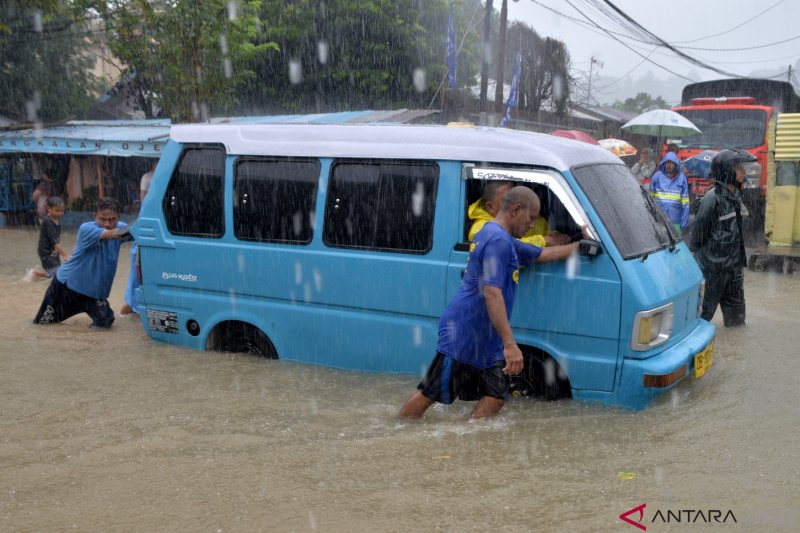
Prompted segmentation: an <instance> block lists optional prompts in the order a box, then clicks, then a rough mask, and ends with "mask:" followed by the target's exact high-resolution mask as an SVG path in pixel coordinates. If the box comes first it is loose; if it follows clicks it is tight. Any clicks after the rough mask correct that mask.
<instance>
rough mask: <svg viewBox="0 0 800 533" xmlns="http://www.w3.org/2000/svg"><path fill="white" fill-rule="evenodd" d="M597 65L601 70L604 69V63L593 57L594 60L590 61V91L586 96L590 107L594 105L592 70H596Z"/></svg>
mask: <svg viewBox="0 0 800 533" xmlns="http://www.w3.org/2000/svg"><path fill="white" fill-rule="evenodd" d="M595 63H597V65H598V66H599V67H600V68H603V62H602V61H601V60H599V59H597V58H596V57H594V56H592V58H591V59H590V60H589V90H588V94H587V96H586V101H587V103H588V104H589V105H592V69H593V68H594V64H595Z"/></svg>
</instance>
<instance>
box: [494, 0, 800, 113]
mask: <svg viewBox="0 0 800 533" xmlns="http://www.w3.org/2000/svg"><path fill="white" fill-rule="evenodd" d="M611 2H612V3H613V4H614V5H615V6H617V7H618V8H619V9H620V10H621V11H623V12H625V13H626V14H627V15H628V16H629V17H630V18H632V19H633V20H634V21H636V22H638V23H639V24H641V25H642V26H644V28H646V29H648V30H650V31H651V32H653V33H654V34H656V35H657V36H658V37H660V38H662V39H663V40H664V41H666V42H667V43H669V44H672V45H674V46H675V47H676V48H678V49H680V50H681V51H683V52H684V53H686V54H687V55H689V56H691V57H693V58H695V59H698V60H700V61H702V62H704V63H708V64H711V65H713V66H715V67H717V68H719V69H721V70H723V71H727V72H730V73H732V74H739V75H744V76H747V75H751V74H756V75H770V74H777V73H779V72H781V71H786V69H787V67H788V66H789V65H792V68H793V69H796V68H797V67H800V1H798V0H762V1H753V0H668V1H663V2H655V1H652V0H611ZM494 4H495V9H496V10H499V9H500V4H501V0H495V2H494ZM570 4H571V5H570ZM543 6H548V7H550V8H551V9H547V8H545V7H543ZM598 6H603V7H605V8H607V9H608V10H610V7H608V6H607V4H605V3H604V2H603V0H512V1H509V3H508V15H509V20H521V21H524V22H525V23H527V24H528V25H529V26H531V27H533V28H534V29H535V30H536V31H537V32H538V33H539V34H540V35H543V36H551V37H556V38H558V39H560V40H562V41H564V42H565V43H566V44H567V48H568V49H569V52H570V56H571V58H572V66H573V75H574V76H576V77H580V76H581V75H582V76H583V77H584V79H585V78H587V77H588V76H587V74H588V71H589V67H590V61H591V58H592V57H594V58H597V59H598V60H599V62H596V63H595V64H594V65H593V66H592V74H593V78H594V80H597V83H596V84H595V83H593V85H595V87H596V88H595V92H596V93H597V91H599V90H601V89H604V94H606V96H608V97H613V94H614V92H615V91H620V90H623V89H624V87H625V86H626V85H630V84H634V83H636V82H637V80H642V78H649V79H650V80H651V81H655V80H654V78H655V79H660V80H665V81H669V82H672V83H671V84H674V85H675V86H682V85H685V84H687V83H690V81H689V80H686V79H683V78H681V77H680V76H684V77H686V78H689V79H691V80H694V81H699V80H702V79H716V78H724V77H730V76H726V75H724V74H720V73H716V72H713V71H710V70H705V69H703V68H701V67H699V66H696V65H692V64H691V63H689V62H688V61H686V60H683V59H679V58H678V57H677V56H676V54H675V53H673V52H671V51H669V50H667V49H665V48H663V47H655V46H654V45H652V44H647V43H643V42H637V41H633V40H631V39H629V38H628V39H626V38H624V37H623V36H620V35H616V37H617V39H619V40H621V41H622V42H624V43H625V44H626V45H628V46H629V47H630V48H633V49H634V50H636V52H639V54H641V55H637V54H636V52H634V51H631V50H630V49H629V48H626V47H625V46H624V45H622V44H620V43H619V42H617V41H616V40H615V39H614V38H612V37H611V36H609V35H608V34H607V33H605V32H604V31H603V30H602V29H600V28H598V27H597V26H595V24H597V25H598V26H601V27H602V28H605V29H606V30H609V31H611V32H618V33H621V34H624V35H627V36H632V37H636V38H640V39H642V38H643V37H642V36H640V35H636V34H634V33H633V32H632V31H631V30H630V29H629V28H626V27H624V26H621V25H620V23H619V22H618V18H611V17H610V16H609V15H608V14H606V13H605V12H603V11H602V10H601V9H600V8H599V7H598ZM553 10H555V11H559V12H561V13H563V15H565V16H562V15H558V14H556V13H554V12H553ZM578 10H580V11H582V12H583V14H581V13H580V12H579V11H578ZM762 12H763V13H762ZM760 13H761V14H760ZM759 14H760V15H759ZM586 16H588V17H589V18H590V19H591V21H592V22H589V21H588V20H587V18H586ZM567 17H572V19H574V20H572V19H570V18H567ZM753 17H755V18H753ZM749 19H752V20H749ZM748 20H749V21H748ZM743 23H744V24H743ZM740 24H743V25H742V26H741V27H738V28H736V27H737V26H739V25H740ZM734 28H735V29H734ZM717 34H719V35H717ZM789 39H792V40H789ZM786 40H788V41H787V42H785V43H782V44H776V45H774V46H767V47H765V46H763V45H768V44H771V43H776V42H778V41H786ZM690 47H693V48H690ZM756 47H758V48H756ZM698 48H706V49H713V50H699V49H698ZM733 48H736V49H740V50H736V51H733V50H726V49H733ZM741 49H746V50H741ZM643 56H649V58H650V59H651V60H652V61H653V62H655V63H657V64H658V65H661V66H663V67H665V68H666V69H669V70H671V71H673V73H674V74H673V73H670V72H667V71H666V70H664V69H662V68H660V67H659V66H656V65H654V64H653V63H650V62H648V61H646V60H644V58H643ZM600 63H602V67H601V66H600ZM782 79H786V78H785V77H784V78H782ZM798 79H800V73H798V74H796V75H795V80H798ZM609 84H611V86H609ZM609 95H610V96H609ZM597 97H598V98H602V97H601V96H600V94H597Z"/></svg>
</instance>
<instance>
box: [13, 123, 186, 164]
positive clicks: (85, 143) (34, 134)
mask: <svg viewBox="0 0 800 533" xmlns="http://www.w3.org/2000/svg"><path fill="white" fill-rule="evenodd" d="M169 127H170V121H169V119H164V120H97V121H70V122H67V123H65V124H62V125H59V126H53V127H49V128H43V129H26V130H5V131H0V153H19V152H28V153H31V152H32V153H40V154H72V155H99V156H117V157H160V156H161V151H162V150H163V148H164V145H165V144H166V143H167V141H168V140H169Z"/></svg>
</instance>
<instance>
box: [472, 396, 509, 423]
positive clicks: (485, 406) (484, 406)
mask: <svg viewBox="0 0 800 533" xmlns="http://www.w3.org/2000/svg"><path fill="white" fill-rule="evenodd" d="M505 403H506V402H504V401H503V400H498V399H497V398H492V397H491V396H484V397H483V398H481V399H480V400H478V403H476V404H475V408H474V409H472V413H471V414H470V415H469V417H470V418H484V417H488V416H494V415H496V414H497V413H499V412H500V409H501V408H502V407H503V405H504V404H505Z"/></svg>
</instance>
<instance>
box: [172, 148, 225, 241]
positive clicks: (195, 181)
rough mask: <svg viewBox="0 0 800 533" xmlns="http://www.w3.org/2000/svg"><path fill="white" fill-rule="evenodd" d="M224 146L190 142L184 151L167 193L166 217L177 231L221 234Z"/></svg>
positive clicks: (223, 223)
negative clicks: (201, 144) (193, 144)
mask: <svg viewBox="0 0 800 533" xmlns="http://www.w3.org/2000/svg"><path fill="white" fill-rule="evenodd" d="M224 183H225V149H224V148H223V147H222V146H202V147H199V146H189V147H187V148H185V149H184V151H183V153H182V154H181V159H180V162H179V163H178V166H177V168H176V170H175V173H174V174H173V175H172V178H171V179H170V181H169V185H168V186H167V192H166V194H165V195H164V203H163V205H162V207H163V210H164V219H165V220H166V223H167V228H168V229H169V231H170V233H172V234H174V235H191V236H196V237H213V238H219V237H222V234H223V233H225V213H224V207H223V203H224Z"/></svg>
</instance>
